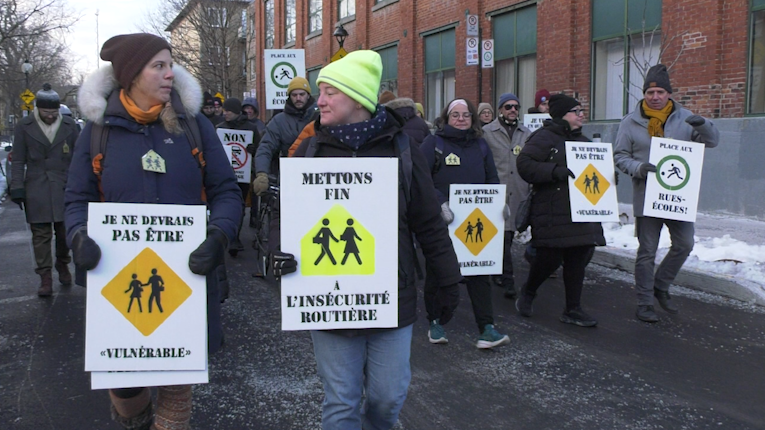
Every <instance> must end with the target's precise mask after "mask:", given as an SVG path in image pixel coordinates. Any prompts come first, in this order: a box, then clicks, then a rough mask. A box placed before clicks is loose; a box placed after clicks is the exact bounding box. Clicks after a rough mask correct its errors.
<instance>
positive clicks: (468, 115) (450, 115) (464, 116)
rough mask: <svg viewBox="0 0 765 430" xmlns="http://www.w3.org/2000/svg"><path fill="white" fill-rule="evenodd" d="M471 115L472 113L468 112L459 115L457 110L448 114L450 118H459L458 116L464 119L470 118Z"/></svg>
mask: <svg viewBox="0 0 765 430" xmlns="http://www.w3.org/2000/svg"><path fill="white" fill-rule="evenodd" d="M471 116H473V114H472V113H470V112H464V113H463V114H462V115H460V113H459V112H452V113H450V114H449V117H450V118H452V119H460V117H462V118H464V119H470V117H471Z"/></svg>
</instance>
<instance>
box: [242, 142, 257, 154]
mask: <svg viewBox="0 0 765 430" xmlns="http://www.w3.org/2000/svg"><path fill="white" fill-rule="evenodd" d="M245 149H246V151H247V153H249V154H250V155H255V150H256V149H258V148H257V147H256V146H255V145H254V144H252V143H251V144H249V145H247V148H245Z"/></svg>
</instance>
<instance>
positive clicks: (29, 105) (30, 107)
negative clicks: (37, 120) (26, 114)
mask: <svg viewBox="0 0 765 430" xmlns="http://www.w3.org/2000/svg"><path fill="white" fill-rule="evenodd" d="M21 110H28V111H33V110H35V107H34V106H32V105H31V104H26V103H25V104H23V105H21Z"/></svg>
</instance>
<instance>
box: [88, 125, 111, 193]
mask: <svg viewBox="0 0 765 430" xmlns="http://www.w3.org/2000/svg"><path fill="white" fill-rule="evenodd" d="M108 138H109V128H108V127H106V126H104V125H103V124H98V123H97V122H93V125H92V127H91V129H90V159H91V162H90V164H91V166H92V167H93V173H94V174H95V175H96V178H98V195H99V196H100V197H101V201H102V202H103V201H104V189H103V187H102V186H101V172H103V171H104V151H105V150H106V140H107V139H108Z"/></svg>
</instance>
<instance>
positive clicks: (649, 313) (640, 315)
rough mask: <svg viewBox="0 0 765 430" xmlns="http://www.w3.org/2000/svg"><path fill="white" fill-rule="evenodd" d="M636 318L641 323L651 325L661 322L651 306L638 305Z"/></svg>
mask: <svg viewBox="0 0 765 430" xmlns="http://www.w3.org/2000/svg"><path fill="white" fill-rule="evenodd" d="M635 316H636V317H637V319H639V320H640V321H645V322H649V323H655V322H659V317H658V316H657V315H656V312H654V310H653V306H651V305H638V307H637V311H636V312H635Z"/></svg>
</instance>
